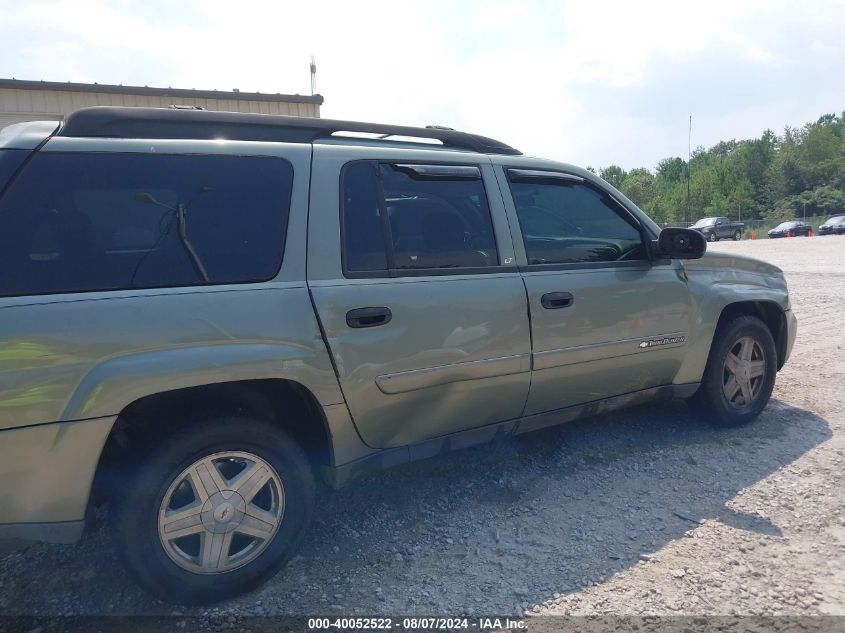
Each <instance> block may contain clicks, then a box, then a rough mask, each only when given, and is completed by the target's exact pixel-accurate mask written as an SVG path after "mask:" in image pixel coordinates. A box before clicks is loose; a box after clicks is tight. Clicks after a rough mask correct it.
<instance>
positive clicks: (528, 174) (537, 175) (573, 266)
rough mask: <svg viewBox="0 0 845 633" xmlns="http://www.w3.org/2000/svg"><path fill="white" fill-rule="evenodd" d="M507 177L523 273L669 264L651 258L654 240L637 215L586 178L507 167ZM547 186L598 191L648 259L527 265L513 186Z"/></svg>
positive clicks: (561, 172)
mask: <svg viewBox="0 0 845 633" xmlns="http://www.w3.org/2000/svg"><path fill="white" fill-rule="evenodd" d="M504 170H505V175H506V177H507V180H508V194H509V195H510V198H511V203H512V204H513V208H514V211H515V212H516V220H517V226H518V227H519V236H520V238H521V240H522V250H523V252H524V253H525V261H526V263H525V265H524V266H520V269H521V270H525V271H526V272H528V271H541V270H548V271H554V270H584V269H590V268H636V267H638V266H648V267H650V266H652V265H654V264H656V263H661V262H663V261H665V262H669V261H670V260H668V259H664V260H654V259H653V258H652V257H651V254H652V248H651V242H652V240H653V239H654V237H653V236H652V235H651V232H650V231H649V229H648V227H647V226H646V225H645V223H644V222H643V221H642V220H640V219H639V218H638V217H637V216H636V215H635V214H633V213H632V212H631V211H630V210H629V209H628V208H627V207H626V206H625V205H624V204H622V203H621V202H619V200H617V199H616V196H614V195H613V194H612V193H610V192H609V191H607V190H606V189H605V188H603V187H601V186H599V185H598V184H596V183H594V182H593V181H591V180H589V179H587V178H584V177H583V176H578V175H577V174H571V173H569V172H566V171H562V170H552V169H521V168H518V167H508V166H505V167H504ZM532 181H533V182H544V183H546V184H550V185H555V184H564V183H566V184H575V185H584V186H585V187H588V188H589V189H592V190H593V191H596V192H598V193H600V194H601V195H602V197H603V198H604V199H606V200H607V202H608V207H609V208H610V210H611V211H613V212H614V213H616V214H617V215H618V216H619V217H620V218H621V219H622V220H623V221H626V222H628V224H630V225H631V226H632V228H634V229H636V231H637V232H638V233H639V234H640V240H641V242H642V245H643V248H644V249H645V252H646V259H635V260H622V261H618V262H616V261H614V262H566V263H550V264H532V263H530V262H529V261H528V248H527V247H526V246H525V234H524V233H523V232H522V224H520V223H519V210H518V209H517V206H516V199H515V198H514V195H513V189H512V188H511V183H512V182H517V183H525V182H532Z"/></svg>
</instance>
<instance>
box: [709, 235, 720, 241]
mask: <svg viewBox="0 0 845 633" xmlns="http://www.w3.org/2000/svg"><path fill="white" fill-rule="evenodd" d="M707 241H708V242H718V241H719V238H718V237H716V234H715V233H710V235H708V236H707Z"/></svg>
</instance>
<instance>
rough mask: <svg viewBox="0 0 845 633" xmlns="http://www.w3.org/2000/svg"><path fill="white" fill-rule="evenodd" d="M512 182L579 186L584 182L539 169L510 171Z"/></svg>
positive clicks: (509, 175)
mask: <svg viewBox="0 0 845 633" xmlns="http://www.w3.org/2000/svg"><path fill="white" fill-rule="evenodd" d="M508 178H509V179H510V180H511V182H529V181H530V182H537V181H545V182H555V183H558V184H566V183H571V184H578V183H582V182H584V179H583V178H581V177H580V176H574V175H572V174H565V173H563V172H560V171H543V170H539V169H508Z"/></svg>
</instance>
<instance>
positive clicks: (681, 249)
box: [657, 228, 707, 259]
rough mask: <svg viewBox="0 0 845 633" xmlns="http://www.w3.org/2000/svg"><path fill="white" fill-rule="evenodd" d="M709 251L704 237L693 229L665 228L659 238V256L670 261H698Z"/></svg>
mask: <svg viewBox="0 0 845 633" xmlns="http://www.w3.org/2000/svg"><path fill="white" fill-rule="evenodd" d="M706 250H707V241H706V240H705V239H704V236H703V235H702V234H701V233H699V232H698V231H695V230H693V229H679V228H665V229H663V230H662V231H660V235H659V236H658V238H657V254H658V255H659V256H660V257H666V258H669V259H698V258H699V257H701V256H702V255H704V253H705V251H706Z"/></svg>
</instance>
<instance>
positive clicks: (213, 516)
mask: <svg viewBox="0 0 845 633" xmlns="http://www.w3.org/2000/svg"><path fill="white" fill-rule="evenodd" d="M244 514H246V501H244V498H243V497H242V496H241V495H239V494H238V493H237V492H234V491H233V490H223V491H221V492H218V493H216V494H213V495H212V496H211V497H209V498H208V501H206V502H205V503H204V504H203V506H202V525H203V527H204V528H205V529H206V530H207V531H209V532H212V533H215V534H216V533H219V532H231V531H232V530H234V529H235V528H237V527H238V526H239V525H240V523H241V520H242V519H243V516H244Z"/></svg>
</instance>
